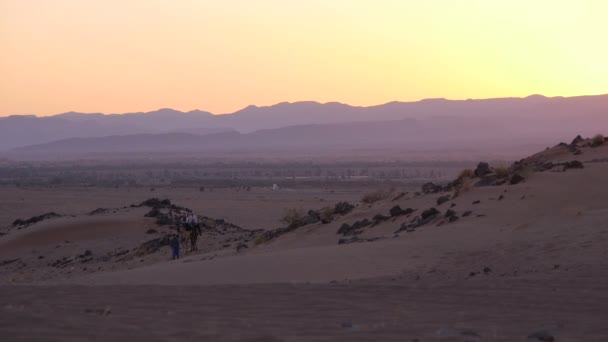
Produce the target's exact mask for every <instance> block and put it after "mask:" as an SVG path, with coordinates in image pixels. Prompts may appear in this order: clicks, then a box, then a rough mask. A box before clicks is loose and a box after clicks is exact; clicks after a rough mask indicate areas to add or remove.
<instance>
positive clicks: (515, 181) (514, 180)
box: [509, 173, 525, 185]
mask: <svg viewBox="0 0 608 342" xmlns="http://www.w3.org/2000/svg"><path fill="white" fill-rule="evenodd" d="M524 180H525V178H524V177H522V176H521V175H520V174H519V173H516V174H514V175H513V176H511V179H510V180H509V184H511V185H515V184H519V183H521V182H523V181H524Z"/></svg>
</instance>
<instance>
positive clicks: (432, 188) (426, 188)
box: [422, 182, 445, 194]
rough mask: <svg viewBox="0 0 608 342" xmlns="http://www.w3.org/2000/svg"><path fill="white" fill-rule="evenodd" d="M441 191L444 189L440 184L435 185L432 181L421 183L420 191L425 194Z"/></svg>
mask: <svg viewBox="0 0 608 342" xmlns="http://www.w3.org/2000/svg"><path fill="white" fill-rule="evenodd" d="M443 191H445V188H444V187H442V186H441V185H437V184H435V183H433V182H428V183H425V184H424V185H422V193H425V194H435V193H438V192H443Z"/></svg>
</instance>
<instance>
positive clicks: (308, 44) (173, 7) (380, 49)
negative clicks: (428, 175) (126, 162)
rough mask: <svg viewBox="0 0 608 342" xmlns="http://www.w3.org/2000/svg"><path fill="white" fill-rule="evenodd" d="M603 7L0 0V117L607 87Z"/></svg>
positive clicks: (483, 1) (487, 2) (330, 0)
mask: <svg viewBox="0 0 608 342" xmlns="http://www.w3.org/2000/svg"><path fill="white" fill-rule="evenodd" d="M607 18H608V1H606V0H595V1H593V0H578V1H575V0H572V1H560V0H552V1H549V0H546V1H545V0H534V1H530V0H509V1H502V0H500V1H499V0H497V1H492V0H478V1H473V0H460V1H453V0H444V1H440V0H435V1H433V0H429V1H420V0H412V1H408V0H305V1H304V0H302V1H295V0H179V1H176V0H99V1H94V0H53V1H50V0H39V1H34V0H0V116H5V115H10V114H39V115H48V114H56V113H61V112H66V111H72V110H73V111H80V112H105V113H122V112H133V111H149V110H155V109H158V108H162V107H171V108H175V109H179V110H192V109H201V110H208V111H211V112H213V113H217V114H221V113H227V112H232V111H235V110H238V109H241V108H243V107H245V106H247V105H250V104H255V105H272V104H275V103H278V102H282V101H292V102H293V101H301V100H314V101H319V102H328V101H339V102H344V103H349V104H353V105H374V104H381V103H385V102H389V101H394V100H399V101H412V100H419V99H423V98H434V97H445V98H451V99H466V98H487V97H505V96H527V95H530V94H535V93H541V94H544V95H548V96H556V95H562V96H572V95H583V94H601V93H608V43H606V41H607V39H608V19H607Z"/></svg>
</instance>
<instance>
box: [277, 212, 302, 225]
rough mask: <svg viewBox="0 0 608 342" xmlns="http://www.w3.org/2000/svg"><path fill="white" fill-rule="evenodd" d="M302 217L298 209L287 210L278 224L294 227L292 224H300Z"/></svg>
mask: <svg viewBox="0 0 608 342" xmlns="http://www.w3.org/2000/svg"><path fill="white" fill-rule="evenodd" d="M303 217H304V214H303V213H302V211H301V210H300V209H296V208H289V209H285V213H284V214H283V216H282V217H281V219H280V222H281V223H285V224H286V225H288V226H291V225H294V224H297V223H298V222H300V221H301V220H302V218H303Z"/></svg>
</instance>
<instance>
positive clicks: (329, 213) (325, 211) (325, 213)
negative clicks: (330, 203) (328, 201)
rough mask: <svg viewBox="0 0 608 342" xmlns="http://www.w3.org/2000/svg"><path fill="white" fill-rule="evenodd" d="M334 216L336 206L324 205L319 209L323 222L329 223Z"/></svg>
mask: <svg viewBox="0 0 608 342" xmlns="http://www.w3.org/2000/svg"><path fill="white" fill-rule="evenodd" d="M333 216H334V208H333V207H323V208H321V210H320V211H319V217H320V218H321V222H323V223H329V222H331V220H333V218H334V217H333Z"/></svg>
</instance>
